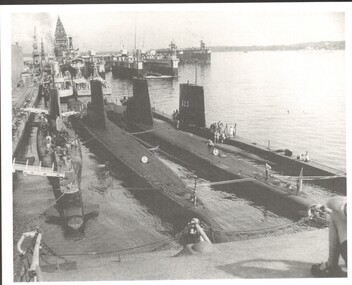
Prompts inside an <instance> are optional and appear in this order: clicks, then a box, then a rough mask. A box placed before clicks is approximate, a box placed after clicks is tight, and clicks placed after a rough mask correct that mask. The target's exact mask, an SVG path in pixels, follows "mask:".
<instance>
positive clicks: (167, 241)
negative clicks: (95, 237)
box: [46, 225, 188, 259]
mask: <svg viewBox="0 0 352 285" xmlns="http://www.w3.org/2000/svg"><path fill="white" fill-rule="evenodd" d="M187 228H188V225H187V226H186V227H185V228H184V229H183V230H182V231H181V232H179V233H178V234H177V235H176V236H175V237H169V238H166V239H163V240H159V241H155V242H152V243H148V244H143V245H138V246H134V247H128V248H123V249H114V250H108V251H100V252H86V253H56V252H54V251H53V250H52V249H50V248H49V247H48V246H47V245H46V246H47V247H48V248H49V249H50V252H52V253H53V255H55V256H58V257H60V258H62V259H64V256H90V255H102V254H108V253H119V252H124V251H132V250H135V249H140V248H144V247H148V246H152V245H160V246H161V245H164V244H167V243H169V242H171V241H176V240H178V239H180V237H181V236H182V235H183V234H184V232H185V231H186V230H187Z"/></svg>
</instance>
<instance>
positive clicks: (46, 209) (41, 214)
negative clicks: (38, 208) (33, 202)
mask: <svg viewBox="0 0 352 285" xmlns="http://www.w3.org/2000/svg"><path fill="white" fill-rule="evenodd" d="M65 194H66V193H65V192H64V193H62V195H61V196H60V197H59V198H57V199H56V200H55V202H54V203H52V204H51V205H50V206H49V207H47V208H46V209H45V210H44V211H42V213H41V214H40V215H43V214H44V212H45V211H46V210H48V209H49V208H51V207H52V206H54V205H55V204H56V202H57V201H59V200H60V199H61V198H62V197H63V196H64V195H65ZM40 215H39V216H40Z"/></svg>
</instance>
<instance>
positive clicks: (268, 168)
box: [265, 163, 271, 180]
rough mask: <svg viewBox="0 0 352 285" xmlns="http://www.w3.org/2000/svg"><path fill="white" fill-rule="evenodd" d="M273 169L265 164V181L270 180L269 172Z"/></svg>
mask: <svg viewBox="0 0 352 285" xmlns="http://www.w3.org/2000/svg"><path fill="white" fill-rule="evenodd" d="M270 169H271V167H270V165H269V164H267V163H265V180H269V170H270Z"/></svg>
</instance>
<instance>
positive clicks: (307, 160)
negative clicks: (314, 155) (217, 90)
mask: <svg viewBox="0 0 352 285" xmlns="http://www.w3.org/2000/svg"><path fill="white" fill-rule="evenodd" d="M309 161H310V160H309V156H308V151H306V155H305V157H304V162H309Z"/></svg>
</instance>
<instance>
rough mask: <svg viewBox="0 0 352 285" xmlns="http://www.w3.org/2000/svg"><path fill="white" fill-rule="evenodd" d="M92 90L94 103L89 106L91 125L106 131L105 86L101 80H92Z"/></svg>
mask: <svg viewBox="0 0 352 285" xmlns="http://www.w3.org/2000/svg"><path fill="white" fill-rule="evenodd" d="M90 89H91V93H92V95H91V96H92V97H91V98H92V102H91V103H90V104H89V105H88V108H87V112H88V118H89V120H90V122H91V124H92V125H93V126H94V127H96V128H100V129H106V113H105V109H104V95H103V85H102V83H101V81H100V80H91V81H90Z"/></svg>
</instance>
